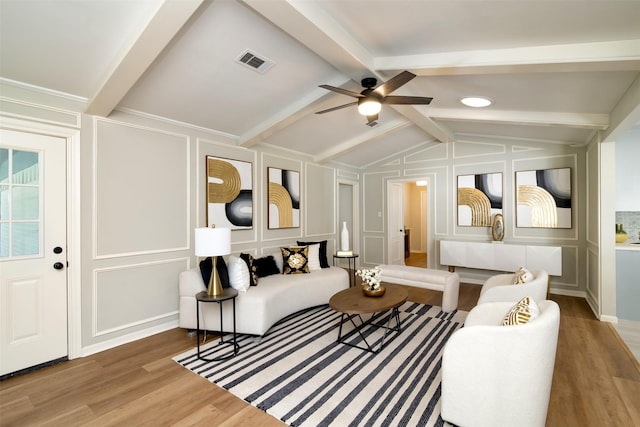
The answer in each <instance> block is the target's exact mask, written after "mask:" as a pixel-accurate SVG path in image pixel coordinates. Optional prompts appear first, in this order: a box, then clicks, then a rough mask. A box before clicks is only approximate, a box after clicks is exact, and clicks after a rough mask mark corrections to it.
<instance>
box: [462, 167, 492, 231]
mask: <svg viewBox="0 0 640 427" xmlns="http://www.w3.org/2000/svg"><path fill="white" fill-rule="evenodd" d="M495 214H502V173H499V172H497V173H483V174H476V175H460V176H458V225H459V226H471V227H491V224H492V217H493V215H495Z"/></svg>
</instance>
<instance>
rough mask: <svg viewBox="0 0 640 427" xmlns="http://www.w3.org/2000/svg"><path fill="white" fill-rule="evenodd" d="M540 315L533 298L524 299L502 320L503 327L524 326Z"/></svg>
mask: <svg viewBox="0 0 640 427" xmlns="http://www.w3.org/2000/svg"><path fill="white" fill-rule="evenodd" d="M539 315H540V309H539V308H538V305H537V304H536V302H535V301H534V300H533V298H531V297H524V298H522V299H521V300H520V301H518V302H517V303H516V305H514V306H513V307H511V309H510V310H509V311H508V312H507V314H506V315H505V316H504V318H503V319H502V326H511V325H524V324H526V323H529V322H530V321H532V320H533V319H535V318H536V317H538V316H539Z"/></svg>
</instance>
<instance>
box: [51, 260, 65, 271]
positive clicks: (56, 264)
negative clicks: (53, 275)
mask: <svg viewBox="0 0 640 427" xmlns="http://www.w3.org/2000/svg"><path fill="white" fill-rule="evenodd" d="M53 268H55V269H56V270H62V269H63V268H64V264H63V263H61V262H56V263H55V264H53Z"/></svg>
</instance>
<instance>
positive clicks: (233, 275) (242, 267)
mask: <svg viewBox="0 0 640 427" xmlns="http://www.w3.org/2000/svg"><path fill="white" fill-rule="evenodd" d="M228 268H229V285H231V287H232V288H233V289H235V290H237V291H239V292H246V291H247V289H249V286H250V285H251V282H250V281H251V279H250V276H249V268H248V267H247V263H246V262H245V261H244V260H243V259H242V258H240V257H237V256H235V255H229V267H228Z"/></svg>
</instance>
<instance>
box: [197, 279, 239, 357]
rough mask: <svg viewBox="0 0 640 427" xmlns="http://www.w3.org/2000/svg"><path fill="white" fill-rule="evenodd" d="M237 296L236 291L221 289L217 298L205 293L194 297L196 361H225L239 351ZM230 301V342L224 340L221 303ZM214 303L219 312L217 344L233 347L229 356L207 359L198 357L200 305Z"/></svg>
mask: <svg viewBox="0 0 640 427" xmlns="http://www.w3.org/2000/svg"><path fill="white" fill-rule="evenodd" d="M237 296H238V291H236V290H235V289H232V288H225V289H223V292H222V295H218V296H210V295H209V294H208V293H207V292H206V291H202V292H199V293H198V294H197V295H196V340H197V341H198V353H197V355H198V359H200V360H204V361H205V362H216V361H219V360H227V359H230V358H232V357H233V356H235V355H236V354H238V352H239V351H240V346H239V345H238V340H237V336H236V297H237ZM227 300H231V301H232V303H233V339H232V340H231V341H228V340H227V341H225V340H224V336H225V333H224V327H223V323H222V306H223V304H222V302H223V301H227ZM209 302H215V303H217V304H218V306H219V312H220V341H219V342H218V344H220V345H228V346H233V350H232V351H231V352H230V353H229V354H225V355H224V356H220V357H216V358H213V359H207V358H205V357H203V356H201V355H200V303H209ZM204 336H205V337H206V331H204Z"/></svg>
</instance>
